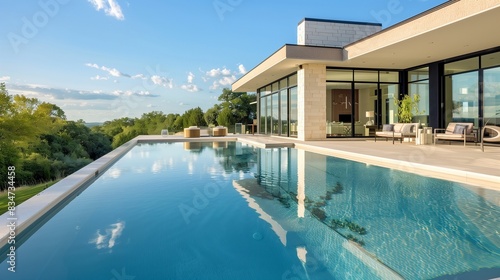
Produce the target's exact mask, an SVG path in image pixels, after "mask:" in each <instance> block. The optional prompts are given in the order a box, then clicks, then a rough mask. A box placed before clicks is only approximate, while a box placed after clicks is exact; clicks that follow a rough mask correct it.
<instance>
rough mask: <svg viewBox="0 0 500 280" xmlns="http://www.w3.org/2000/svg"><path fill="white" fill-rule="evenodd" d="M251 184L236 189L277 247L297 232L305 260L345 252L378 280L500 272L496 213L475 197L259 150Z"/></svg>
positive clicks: (347, 164) (414, 179)
mask: <svg viewBox="0 0 500 280" xmlns="http://www.w3.org/2000/svg"><path fill="white" fill-rule="evenodd" d="M255 177H256V178H255V180H253V179H251V180H248V181H237V182H235V185H236V184H237V186H238V188H237V190H238V191H239V192H240V194H242V196H244V197H245V199H247V201H249V199H252V200H251V201H252V205H250V207H251V208H253V209H256V211H257V212H258V213H259V215H261V218H262V219H264V220H266V222H267V223H269V224H270V225H271V227H272V228H273V230H274V231H275V232H276V234H277V236H279V237H280V240H286V241H287V243H290V242H291V241H290V239H291V238H290V233H294V234H296V235H298V236H300V239H301V240H306V241H307V242H305V244H307V247H304V248H307V251H308V252H309V253H310V254H311V253H313V252H321V253H322V254H323V253H324V254H325V256H328V255H331V254H333V255H332V258H334V257H335V258H337V257H338V256H335V253H333V250H339V252H341V251H344V252H345V250H347V251H349V252H350V254H349V255H351V256H354V257H355V258H356V259H358V260H360V261H361V262H363V263H364V264H365V265H366V266H368V267H372V268H374V266H376V267H377V268H376V271H377V272H376V274H377V275H379V276H381V275H391V274H394V271H393V270H391V269H389V267H392V268H394V270H396V271H398V273H399V274H401V275H403V276H404V277H409V278H414V277H416V278H433V277H437V276H439V275H441V273H443V268H444V267H446V271H445V273H448V274H449V275H455V274H459V273H462V272H464V271H465V270H464V267H466V265H470V266H474V267H477V269H480V268H484V269H487V268H488V267H490V268H491V267H498V264H499V262H498V258H497V257H496V256H495V255H494V254H492V253H491V252H495V251H496V252H498V248H499V247H498V244H500V240H499V237H498V235H495V234H494V233H495V232H496V226H495V225H498V224H499V223H500V208H499V207H498V206H497V205H495V203H491V202H489V201H488V200H485V199H484V198H483V197H481V196H476V193H478V191H477V190H473V189H471V188H464V187H462V186H460V184H457V183H453V182H449V181H441V180H437V179H433V178H425V177H421V176H417V175H415V174H410V173H405V172H401V171H397V170H391V169H385V168H381V167H377V166H368V165H366V164H362V163H358V162H353V161H348V160H343V159H338V158H333V157H327V156H324V155H319V154H315V153H310V152H305V151H303V150H296V149H289V148H274V149H261V150H258V151H257V172H256V176H255ZM235 188H236V187H235ZM249 204H250V202H249ZM257 209H258V210H257ZM261 212H264V213H266V214H262V213H261ZM479 213H480V214H479ZM283 232H285V238H283V237H282V234H283ZM337 233H338V234H337ZM317 235H320V236H321V237H318V236H317ZM313 236H314V239H315V240H314V241H312V243H311V239H310V238H311V237H313ZM327 240H329V241H327ZM348 240H351V241H353V242H351V241H348ZM298 243H300V242H298ZM298 243H296V244H298ZM339 243H340V244H342V245H340V246H339V247H340V248H339V247H337V245H338V244H339ZM356 243H357V244H356ZM284 244H286V243H284ZM401 244H405V246H401ZM325 248H328V249H325ZM333 248H335V249H333ZM457 248H458V249H457ZM441 252H450V253H449V254H448V255H447V257H446V258H445V257H443V255H442V253H441ZM470 252H473V253H470ZM344 254H345V253H344ZM472 255H475V256H476V259H477V258H479V256H481V257H480V258H481V260H482V261H481V264H480V265H477V263H476V261H475V260H474V259H471V258H470V257H468V256H472ZM308 256H309V255H308ZM320 259H321V260H322V261H323V259H322V258H320ZM377 259H378V260H377ZM379 260H380V261H382V262H383V263H384V265H382V264H381V263H380V261H379ZM327 262H328V261H327ZM409 262H411V263H414V264H415V265H414V266H408V265H407V264H408V263H409ZM379 266H383V267H382V268H381V267H379ZM421 267H427V268H428V269H426V270H425V271H423V270H422V269H420V268H421ZM381 271H383V272H381ZM380 273H382V274H380ZM385 273H388V274H385ZM393 276H394V275H393ZM396 276H397V275H396ZM382 278H386V277H382Z"/></svg>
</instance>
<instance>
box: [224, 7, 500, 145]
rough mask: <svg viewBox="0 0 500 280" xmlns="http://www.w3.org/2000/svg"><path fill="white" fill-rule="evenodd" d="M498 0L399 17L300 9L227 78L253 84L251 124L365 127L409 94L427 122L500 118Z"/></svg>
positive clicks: (264, 129) (343, 130)
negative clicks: (290, 36)
mask: <svg viewBox="0 0 500 280" xmlns="http://www.w3.org/2000/svg"><path fill="white" fill-rule="evenodd" d="M498 18H500V1H499V0H481V1H477V0H451V1H448V2H446V3H444V4H442V5H439V6H437V7H435V8H433V9H430V10H428V11H426V12H424V13H421V14H419V15H416V16H414V17H412V18H410V19H408V20H405V21H403V22H401V23H399V24H396V25H394V26H391V27H389V28H386V29H382V26H381V24H377V23H366V22H349V21H337V20H324V19H312V18H305V19H303V20H302V21H301V22H300V23H299V24H298V26H297V44H286V45H284V46H283V47H281V48H280V49H279V50H277V51H276V52H275V53H273V54H271V55H270V56H269V57H268V58H266V59H265V60H264V61H262V62H261V63H260V64H259V65H257V66H256V67H255V68H253V69H252V70H250V71H249V72H248V73H247V74H245V75H244V76H243V77H241V78H240V79H239V80H237V81H236V82H235V83H234V84H233V85H232V90H233V91H237V92H243V91H247V92H256V93H257V115H258V133H260V134H266V135H279V136H285V137H297V138H298V139H300V140H320V139H326V138H328V137H366V136H370V135H371V134H372V133H373V131H374V130H375V129H377V128H380V127H381V126H382V125H383V124H387V123H394V122H397V121H398V116H397V101H398V100H401V99H402V98H403V97H404V96H405V95H409V96H411V97H415V96H418V100H419V101H418V105H417V108H416V109H415V114H414V117H413V121H414V122H420V123H422V124H424V125H426V126H429V127H434V128H438V127H441V128H442V127H446V125H447V124H448V123H449V122H465V121H466V122H473V123H474V125H475V127H477V128H481V127H482V126H484V125H485V124H486V123H487V124H488V125H491V124H494V125H500V31H499V30H498V27H497V26H498V24H497V21H498Z"/></svg>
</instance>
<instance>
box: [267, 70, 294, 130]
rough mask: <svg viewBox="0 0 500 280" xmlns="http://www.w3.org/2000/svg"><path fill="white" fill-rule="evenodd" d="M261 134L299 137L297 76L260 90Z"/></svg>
mask: <svg viewBox="0 0 500 280" xmlns="http://www.w3.org/2000/svg"><path fill="white" fill-rule="evenodd" d="M258 94H259V96H260V102H259V106H260V107H259V108H260V112H261V113H260V122H259V123H260V128H259V131H260V133H261V134H268V135H281V136H293V137H296V136H297V75H292V76H289V77H287V78H284V79H282V80H280V81H277V82H274V83H272V84H271V85H268V86H266V87H263V88H261V89H259V91H258Z"/></svg>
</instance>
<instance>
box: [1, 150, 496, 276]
mask: <svg viewBox="0 0 500 280" xmlns="http://www.w3.org/2000/svg"><path fill="white" fill-rule="evenodd" d="M476 193H482V194H483V195H485V196H488V199H489V200H485V199H483V198H482V197H480V196H478V195H476ZM499 201H500V195H499V193H498V192H494V191H491V190H484V189H480V188H474V187H470V186H467V187H464V186H461V185H459V184H457V183H452V182H446V181H442V180H436V179H430V178H425V177H420V176H416V175H412V174H407V173H403V172H399V171H393V170H388V169H384V168H379V167H375V166H366V165H364V164H360V163H355V162H351V161H346V160H341V159H335V158H331V157H325V156H322V155H317V154H313V153H309V152H304V151H300V150H295V149H257V148H253V147H249V146H246V145H242V144H241V143H234V142H230V143H203V144H202V143H184V144H183V143H175V144H141V145H138V146H137V147H134V148H133V149H132V150H131V151H130V152H129V153H127V154H126V155H125V156H124V157H123V158H122V159H120V160H119V161H118V162H116V163H115V164H114V165H113V166H111V168H110V169H108V170H107V171H106V172H105V173H104V174H103V175H102V176H101V177H99V178H98V179H97V180H96V181H95V182H94V183H92V185H90V186H89V187H88V188H87V189H86V190H84V191H83V192H82V193H81V194H79V195H78V196H77V197H76V198H74V199H73V200H72V201H71V202H70V203H69V204H68V205H67V206H65V207H64V208H63V209H62V210H61V211H59V212H58V213H56V214H55V215H54V216H53V217H52V218H51V219H50V220H49V221H48V222H47V223H45V224H44V225H42V226H41V227H40V228H39V229H38V231H36V232H35V233H33V235H32V236H31V237H29V239H27V240H26V241H25V243H24V244H23V245H22V246H21V247H19V248H17V251H16V256H17V265H16V270H17V272H16V273H11V272H8V271H7V267H8V265H7V264H6V262H5V260H4V262H3V263H2V264H1V265H0V279H131V278H132V277H135V279H332V278H334V279H376V278H391V277H393V278H394V277H399V276H402V277H404V278H408V279H429V278H436V277H439V276H443V275H447V274H449V275H454V274H460V273H464V272H466V271H476V270H481V271H483V272H485V273H489V274H488V275H489V276H490V277H491V275H493V276H495V274H496V276H500V275H499V273H500V250H499V246H500V237H499V232H498V231H499V227H498V225H499V224H500V221H499V220H500V208H499V207H498V205H495V204H494V203H495V202H496V203H498V202H499ZM347 239H351V241H347ZM2 255H3V256H5V255H6V253H4V252H2ZM377 259H378V260H379V261H378V260H377ZM382 263H384V264H385V265H386V266H384V265H382ZM127 277H128V278H127Z"/></svg>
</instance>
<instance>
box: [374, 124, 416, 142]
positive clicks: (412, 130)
mask: <svg viewBox="0 0 500 280" xmlns="http://www.w3.org/2000/svg"><path fill="white" fill-rule="evenodd" d="M419 127H420V124H419V123H394V124H384V125H383V127H382V131H377V132H375V142H377V137H379V138H380V137H382V138H385V140H386V141H387V140H388V139H389V138H391V139H392V144H394V140H395V139H399V142H400V143H402V142H403V138H415V137H417V130H418V128H419Z"/></svg>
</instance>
